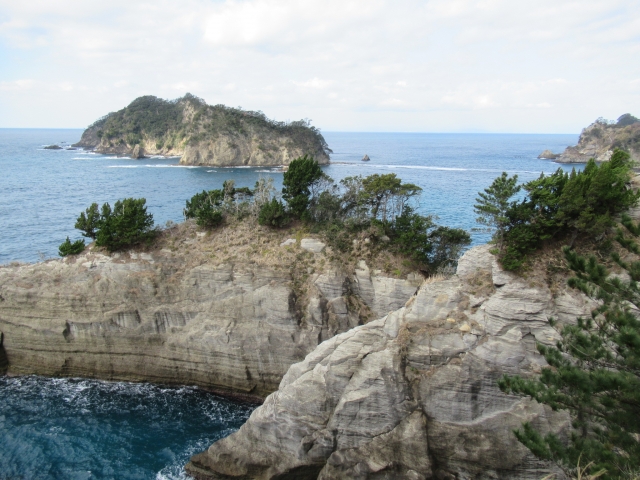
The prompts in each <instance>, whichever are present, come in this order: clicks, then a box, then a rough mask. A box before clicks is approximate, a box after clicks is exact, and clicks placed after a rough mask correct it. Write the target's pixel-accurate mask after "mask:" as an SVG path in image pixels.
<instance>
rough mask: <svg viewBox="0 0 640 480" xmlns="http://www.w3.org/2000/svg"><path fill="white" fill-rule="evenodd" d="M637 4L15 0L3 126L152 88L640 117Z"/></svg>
mask: <svg viewBox="0 0 640 480" xmlns="http://www.w3.org/2000/svg"><path fill="white" fill-rule="evenodd" d="M639 54H640V4H637V2H629V1H628V0H625V1H622V0H611V1H608V2H602V1H600V0H597V1H596V0H583V1H580V2H578V1H561V0H553V1H552V0H538V1H528V0H525V1H521V2H513V1H508V0H482V1H473V0H446V1H445V0H427V1H424V0H422V1H412V0H411V1H410V0H396V1H394V2H391V1H383V0H369V1H360V0H359V1H353V0H341V1H337V0H322V1H320V0H304V1H301V0H245V1H221V2H220V1H204V0H202V1H201V0H186V1H183V2H169V1H155V2H140V1H123V0H112V1H109V2H106V1H95V2H86V1H79V0H58V1H56V2H50V1H43V0H31V1H29V2H15V1H12V2H9V1H6V0H1V1H0V127H40V126H43V127H45V126H46V127H84V126H86V125H87V124H89V123H91V122H92V121H93V120H95V119H96V118H98V117H99V116H101V115H103V114H105V113H107V112H109V111H113V110H117V109H120V108H122V107H124V106H125V105H127V104H128V103H129V102H130V101H131V100H133V99H134V98H136V97H137V96H139V95H144V94H152V95H156V96H159V97H163V98H176V97H178V96H182V95H183V94H184V93H186V92H187V91H188V92H191V93H193V94H195V95H197V96H200V97H202V98H204V99H205V100H206V101H207V102H208V103H212V104H216V103H224V104H226V105H230V106H242V107H244V108H248V109H252V110H262V111H264V112H265V113H266V114H267V115H268V116H270V117H272V118H276V119H279V120H287V119H289V120H295V119H300V118H303V117H308V118H312V119H313V123H314V125H316V126H319V127H320V128H322V129H325V130H348V131H422V132H461V131H488V132H531V133H534V132H550V133H554V132H557V133H561V132H562V133H569V132H579V131H580V128H582V127H583V126H585V125H586V124H588V123H590V122H591V121H593V120H594V119H595V118H597V117H599V116H604V117H607V118H617V116H619V115H620V114H622V113H625V112H631V113H634V114H636V115H638V114H640V64H638V62H637V61H635V60H634V59H637V58H639Z"/></svg>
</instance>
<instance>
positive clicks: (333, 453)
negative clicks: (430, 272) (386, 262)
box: [187, 247, 593, 480]
mask: <svg viewBox="0 0 640 480" xmlns="http://www.w3.org/2000/svg"><path fill="white" fill-rule="evenodd" d="M362 270H364V269H362ZM362 283H363V282H360V285H362ZM592 307H593V305H592V304H591V303H590V302H589V301H587V300H586V299H585V298H583V297H581V296H579V295H577V294H575V293H573V292H569V291H563V292H559V293H558V292H555V294H554V295H552V292H551V291H550V290H549V289H548V288H547V287H546V286H545V285H534V286H532V285H530V284H529V283H527V282H526V281H525V280H523V279H521V278H518V277H517V276H515V275H513V274H510V273H508V272H504V271H502V270H501V268H500V267H499V265H498V264H497V262H496V261H495V259H494V257H493V256H492V255H491V254H490V253H489V248H488V247H477V248H474V249H472V250H470V251H468V252H467V253H466V254H465V255H464V257H463V258H462V259H461V260H460V263H459V267H458V274H457V275H455V276H453V277H451V278H449V279H441V280H439V281H426V282H424V283H423V285H422V286H421V288H420V290H419V291H418V292H417V294H416V295H414V296H413V297H412V298H411V299H409V301H408V302H407V303H406V305H405V306H403V307H402V308H399V309H397V310H395V311H393V312H391V313H388V314H386V315H384V316H382V317H381V318H379V319H378V320H376V321H373V322H370V323H368V324H366V325H362V326H358V327H355V328H353V329H351V330H349V331H347V332H345V333H342V334H339V335H337V336H334V337H333V338H331V339H329V340H327V341H325V342H323V343H322V344H320V345H319V346H318V347H317V348H316V349H315V350H314V351H313V352H311V353H309V354H308V355H307V356H306V358H305V359H304V361H302V362H300V363H297V364H295V365H292V366H291V368H289V370H288V372H287V374H286V375H285V376H284V378H283V379H282V382H281V383H280V387H279V389H278V391H276V392H275V393H273V394H272V395H270V396H269V397H267V399H266V401H265V402H264V404H263V405H262V406H261V407H260V408H258V409H257V410H255V411H254V412H253V414H252V415H251V417H250V419H249V420H248V421H247V423H246V424H245V425H243V426H242V427H241V428H240V430H239V431H238V432H236V433H234V434H232V435H230V436H229V437H227V438H225V439H223V440H220V441H218V442H216V443H215V444H213V445H212V446H211V447H210V448H209V449H208V450H207V451H206V452H203V453H201V454H198V455H196V456H194V457H193V458H192V460H191V462H190V463H189V464H188V465H187V471H188V472H189V473H190V474H191V475H193V476H194V477H195V478H198V479H222V478H224V479H230V478H233V479H250V478H251V479H254V478H255V479H283V478H296V479H315V478H318V479H324V480H328V479H339V478H340V479H343V478H356V479H374V478H375V479H396V478H406V479H425V478H437V479H478V478H487V479H489V478H491V479H496V478H498V479H505V480H506V479H514V478H518V479H532V480H533V479H536V480H538V479H540V478H542V477H544V476H545V475H547V474H549V473H556V474H557V475H558V478H562V473H561V472H560V471H558V470H557V469H556V468H555V467H554V466H553V465H552V464H548V463H545V462H541V461H539V460H537V459H536V458H535V457H534V456H533V455H532V454H531V453H530V452H529V451H528V450H527V449H526V448H525V447H523V446H522V445H521V444H519V443H518V442H517V440H516V439H515V437H514V435H513V430H514V429H516V428H518V427H519V426H520V425H521V424H522V423H523V422H526V421H528V422H531V423H532V424H533V425H534V426H535V427H536V428H538V429H540V430H542V431H543V432H548V431H553V432H560V433H562V432H563V431H564V430H565V429H566V428H567V426H568V424H569V419H568V416H567V415H566V414H564V413H561V412H560V413H559V412H553V411H551V410H550V409H549V408H547V407H545V406H542V405H539V404H537V403H535V402H532V401H530V400H526V399H523V398H520V397H516V396H511V395H505V394H504V393H502V392H501V391H500V389H499V388H498V385H497V380H498V379H499V378H500V377H501V376H502V375H504V374H520V375H524V376H529V375H534V374H537V373H539V372H540V370H541V368H542V367H543V366H545V365H546V363H545V361H544V358H543V357H541V356H540V355H539V354H538V353H537V351H536V348H535V344H536V342H540V343H545V344H549V343H553V342H555V341H556V339H557V338H558V334H557V332H556V331H555V330H554V329H553V328H552V327H551V326H550V325H549V323H548V318H549V317H556V318H559V319H560V320H561V321H573V320H574V319H575V317H576V316H578V315H585V314H588V313H589V312H590V310H591V308H592Z"/></svg>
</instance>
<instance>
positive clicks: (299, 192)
mask: <svg viewBox="0 0 640 480" xmlns="http://www.w3.org/2000/svg"><path fill="white" fill-rule="evenodd" d="M323 176H324V173H322V169H321V168H320V166H319V165H318V162H316V161H315V160H314V159H313V158H311V157H309V156H307V155H305V156H304V157H300V158H296V159H295V160H292V161H291V163H290V164H289V168H288V170H287V171H286V172H284V176H283V179H282V185H283V187H282V198H283V199H284V200H285V201H286V202H287V203H288V204H289V210H290V211H291V213H292V214H293V215H295V216H297V217H302V215H303V214H304V213H305V212H306V210H307V207H308V206H309V201H310V197H311V189H312V188H313V186H314V184H317V183H318V182H319V181H320V180H321V179H322V177H323Z"/></svg>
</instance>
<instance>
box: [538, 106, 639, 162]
mask: <svg viewBox="0 0 640 480" xmlns="http://www.w3.org/2000/svg"><path fill="white" fill-rule="evenodd" d="M615 148H622V149H624V150H626V151H628V152H629V153H630V155H631V158H632V159H633V160H635V161H638V160H640V121H638V120H637V119H636V118H635V117H633V116H631V115H629V114H625V115H622V116H621V117H620V118H619V119H618V122H617V123H614V122H609V121H607V120H604V119H598V120H596V121H595V122H594V123H592V124H591V125H589V126H588V127H587V128H585V129H584V130H582V133H581V134H580V139H579V140H578V144H577V145H575V146H571V147H567V148H566V149H565V151H564V152H562V153H561V154H560V155H559V156H558V157H557V158H555V159H553V160H555V161H556V162H559V163H586V162H588V161H589V159H591V158H593V159H594V160H595V161H597V162H606V161H608V160H609V159H610V158H611V155H612V154H613V150H614V149H615ZM545 152H546V151H545ZM543 154H544V152H543ZM538 158H549V157H538Z"/></svg>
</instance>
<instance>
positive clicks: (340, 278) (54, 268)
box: [0, 244, 416, 396]
mask: <svg viewBox="0 0 640 480" xmlns="http://www.w3.org/2000/svg"><path fill="white" fill-rule="evenodd" d="M194 245H195V244H194ZM249 260H250V259H247V261H246V262H237V263H233V264H231V263H226V264H217V265H216V264H211V263H207V262H206V261H203V262H202V263H200V264H197V265H189V266H187V265H185V258H181V257H180V256H175V255H173V254H172V253H171V251H165V250H160V251H154V252H150V253H135V252H129V253H124V254H116V255H113V256H106V255H102V254H98V253H86V254H83V255H80V256H78V257H74V258H67V259H64V260H56V261H48V262H45V263H41V264H35V265H22V266H15V267H10V266H4V267H2V268H0V332H2V333H3V339H4V340H3V342H0V372H2V370H4V369H6V368H5V367H6V361H5V360H8V365H9V373H13V374H32V373H33V374H42V375H54V376H82V377H97V378H102V379H119V380H134V381H152V382H159V383H174V384H192V385H200V386H204V387H208V388H213V389H218V390H221V391H228V392H233V393H244V394H250V395H256V396H264V395H267V394H268V393H271V392H272V391H274V390H275V389H277V387H278V384H279V382H280V380H281V379H282V377H283V375H284V374H285V373H286V371H287V369H288V368H289V367H290V366H291V364H293V363H296V362H299V361H301V360H303V359H304V357H305V356H306V355H307V354H308V353H309V352H311V351H312V350H313V349H314V348H315V347H316V346H317V345H318V344H319V343H320V342H321V341H323V340H326V339H328V338H330V337H332V336H333V335H335V334H337V333H341V332H344V331H346V330H349V329H351V328H353V327H355V326H357V325H360V324H362V323H363V322H364V321H366V320H367V318H366V317H364V316H363V315H361V312H360V311H359V310H357V309H355V308H354V306H356V307H360V308H365V307H364V306H366V305H367V302H370V309H371V310H372V312H375V315H376V316H378V315H379V314H378V312H377V310H376V308H378V306H381V307H384V309H385V310H386V309H397V308H399V306H401V305H403V304H404V302H406V300H407V299H408V298H409V297H410V296H411V295H412V293H413V292H414V291H415V288H416V286H415V282H414V285H413V286H412V287H411V288H407V287H406V285H409V284H411V282H407V281H404V280H397V279H390V278H389V279H379V278H378V277H375V276H374V280H373V281H372V280H371V278H369V281H370V282H372V283H374V284H375V285H380V286H381V287H380V288H382V290H381V289H380V288H378V289H377V290H376V289H375V288H374V289H372V290H370V291H368V292H367V294H368V296H367V299H366V300H362V299H359V298H358V297H357V292H355V291H354V288H353V285H354V284H355V282H356V280H355V278H353V276H352V275H350V274H347V273H345V272H343V271H338V270H336V271H329V270H327V271H324V272H319V273H316V274H314V275H311V276H310V278H309V280H308V285H307V287H308V290H309V294H308V298H305V299H300V298H298V297H297V295H298V293H296V292H294V291H293V290H292V286H291V275H290V273H289V270H288V268H287V266H286V265H284V266H283V268H279V269H275V268H266V267H264V266H257V265H254V264H252V263H251V262H250V261H249ZM354 298H356V299H357V300H358V302H355V303H354ZM302 301H304V302H306V305H305V306H304V308H301V307H300V305H299V303H300V302H302ZM356 303H357V305H356ZM382 313H383V312H380V314H382ZM5 352H6V353H5Z"/></svg>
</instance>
